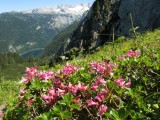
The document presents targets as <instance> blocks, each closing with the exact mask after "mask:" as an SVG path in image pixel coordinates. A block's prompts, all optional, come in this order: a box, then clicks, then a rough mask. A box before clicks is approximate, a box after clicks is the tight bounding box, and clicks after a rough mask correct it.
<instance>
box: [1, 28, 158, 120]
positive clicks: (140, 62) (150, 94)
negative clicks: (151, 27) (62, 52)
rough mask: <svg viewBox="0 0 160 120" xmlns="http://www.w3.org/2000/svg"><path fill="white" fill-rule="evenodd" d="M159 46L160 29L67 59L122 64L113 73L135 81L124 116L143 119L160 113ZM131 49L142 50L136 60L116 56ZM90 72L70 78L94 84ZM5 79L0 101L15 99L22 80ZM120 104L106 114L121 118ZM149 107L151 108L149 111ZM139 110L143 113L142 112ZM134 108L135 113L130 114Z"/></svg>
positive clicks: (80, 63) (84, 63)
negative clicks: (10, 81) (122, 59)
mask: <svg viewBox="0 0 160 120" xmlns="http://www.w3.org/2000/svg"><path fill="white" fill-rule="evenodd" d="M159 46H160V30H155V31H151V32H146V33H145V34H137V36H136V38H130V39H129V38H123V37H121V38H119V39H118V40H116V41H115V42H114V43H106V45H104V46H101V47H99V48H97V49H96V50H94V51H91V52H90V54H86V55H82V54H80V55H79V56H78V57H76V58H75V59H74V60H71V61H67V62H68V63H69V64H71V65H77V66H80V67H83V68H84V69H85V70H88V63H90V62H93V61H98V62H101V61H108V60H111V61H113V62H116V63H118V64H119V68H118V70H117V71H116V72H115V75H114V77H115V78H116V77H118V76H123V77H125V78H126V79H130V80H131V82H132V84H131V90H130V91H129V92H126V94H127V95H126V96H127V99H128V101H131V102H132V103H133V104H131V103H128V102H127V101H125V100H124V106H121V107H122V108H123V109H128V111H125V112H129V113H126V114H125V115H123V119H126V118H128V117H129V118H130V117H131V118H132V119H133V118H137V116H140V119H144V118H146V116H147V117H148V116H149V117H150V118H153V119H156V118H158V115H159V114H158V111H157V110H158V109H157V108H159V106H158V104H159V103H160V99H159V88H158V87H157V86H158V83H159V78H160V72H159V71H160V52H159V51H160V47H159ZM130 49H132V50H140V51H141V56H140V58H138V59H134V60H132V59H131V60H128V61H127V60H124V61H122V62H121V61H118V60H117V56H124V55H125V54H126V53H127V51H128V50H130ZM64 64H66V61H64V62H63V63H59V64H56V65H54V67H53V68H52V69H53V71H54V72H56V71H57V70H58V69H61V68H62V67H63V66H64ZM125 65H126V66H125ZM44 68H46V67H44ZM85 70H84V71H85ZM22 72H23V71H22ZM15 74H16V73H15ZM17 74H18V73H17ZM87 74H88V73H83V72H82V75H83V76H82V77H81V76H79V74H78V73H77V74H76V75H73V76H72V77H71V78H70V79H69V80H71V82H72V81H75V83H78V81H79V80H82V82H84V83H85V84H91V83H92V79H90V80H88V79H87V77H88V76H89V75H87ZM92 77H93V76H92V75H91V76H89V77H88V78H92ZM79 78H80V79H79ZM113 79H114V78H113ZM87 80H88V81H87ZM4 81H5V80H3V82H1V86H4V85H6V84H7V89H5V88H3V87H1V88H0V91H3V92H0V96H2V97H3V98H2V97H1V98H0V101H3V100H5V99H7V98H9V99H12V97H13V96H11V97H10V91H11V90H13V91H14V89H15V87H14V86H16V87H17V83H16V82H19V80H17V81H16V82H13V83H11V84H10V83H9V84H8V83H7V82H8V81H5V82H4ZM66 82H68V81H66ZM2 84H3V85H2ZM43 84H44V83H43ZM137 85H138V86H137ZM115 89H118V88H115ZM121 92H122V91H119V92H117V94H118V95H122V93H121ZM3 93H5V94H6V96H4V94H3ZM126 96H125V95H124V96H123V95H122V97H123V98H122V99H124V98H125V97H126ZM13 98H14V97H13ZM144 98H145V103H143V99H144ZM37 104H38V103H37ZM37 104H36V105H37ZM128 104H130V105H128ZM125 105H126V106H125ZM135 106H137V107H135ZM155 106H156V107H155ZM35 107H37V106H35ZM109 107H111V106H109ZM121 107H120V108H116V109H115V110H117V111H114V110H112V113H115V114H112V115H111V116H109V114H108V113H106V117H109V118H111V119H114V118H116V117H117V118H119V119H122V117H121V116H114V115H116V114H118V115H120V114H121V110H122V109H121ZM37 109H38V108H37ZM150 109H151V111H149V110H150ZM15 110H16V109H15ZM152 110H153V111H152ZM140 111H141V112H142V113H140ZM11 112H12V111H11ZM27 112H28V111H27ZM52 112H53V111H52ZM116 112H117V113H116ZM132 112H133V113H134V114H131V113H132ZM8 115H9V114H8ZM143 115H144V116H143ZM11 116H12V115H11ZM106 117H105V118H106ZM125 117H126V118H125Z"/></svg>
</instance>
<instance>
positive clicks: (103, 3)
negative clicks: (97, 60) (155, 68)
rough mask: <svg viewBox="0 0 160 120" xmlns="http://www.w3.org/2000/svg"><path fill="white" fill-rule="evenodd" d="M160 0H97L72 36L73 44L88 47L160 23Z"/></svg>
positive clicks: (68, 48) (71, 44)
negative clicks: (135, 28) (132, 30)
mask: <svg viewBox="0 0 160 120" xmlns="http://www.w3.org/2000/svg"><path fill="white" fill-rule="evenodd" d="M159 9H160V1H159V0H152V1H151V0H141V1H139V0H96V1H95V2H94V3H93V5H92V7H91V9H90V11H89V13H88V14H87V16H86V17H85V18H84V19H83V20H82V21H81V23H80V25H79V27H78V29H77V30H76V31H75V32H74V33H73V35H72V36H71V38H70V43H69V45H68V47H67V48H66V50H65V51H68V50H70V49H71V48H73V47H77V48H79V49H81V50H85V51H88V50H89V49H93V48H95V47H97V46H100V45H102V44H104V43H105V42H107V41H111V40H112V39H113V38H112V36H113V35H112V34H113V33H114V38H117V37H118V36H131V32H130V29H131V28H133V27H137V26H138V27H139V28H138V29H137V31H139V32H143V31H146V30H148V29H150V30H153V29H155V28H158V27H160V12H159Z"/></svg>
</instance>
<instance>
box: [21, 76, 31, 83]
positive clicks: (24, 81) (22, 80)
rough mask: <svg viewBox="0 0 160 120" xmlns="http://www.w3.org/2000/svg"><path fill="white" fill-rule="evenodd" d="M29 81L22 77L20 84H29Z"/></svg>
mask: <svg viewBox="0 0 160 120" xmlns="http://www.w3.org/2000/svg"><path fill="white" fill-rule="evenodd" d="M29 81H30V79H29V78H25V77H22V79H21V81H20V83H27V82H29Z"/></svg>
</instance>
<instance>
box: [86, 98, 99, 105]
mask: <svg viewBox="0 0 160 120" xmlns="http://www.w3.org/2000/svg"><path fill="white" fill-rule="evenodd" d="M87 104H88V106H97V105H98V102H93V100H91V99H90V100H87Z"/></svg>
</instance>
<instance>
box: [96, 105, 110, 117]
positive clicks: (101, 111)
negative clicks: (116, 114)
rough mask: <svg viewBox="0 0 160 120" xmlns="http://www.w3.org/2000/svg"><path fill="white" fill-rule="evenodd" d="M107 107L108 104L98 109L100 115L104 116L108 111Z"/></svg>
mask: <svg viewBox="0 0 160 120" xmlns="http://www.w3.org/2000/svg"><path fill="white" fill-rule="evenodd" d="M107 109H108V107H107V106H106V105H101V106H100V107H99V109H98V115H99V116H102V115H103V114H104V113H105V112H106V110H107Z"/></svg>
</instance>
